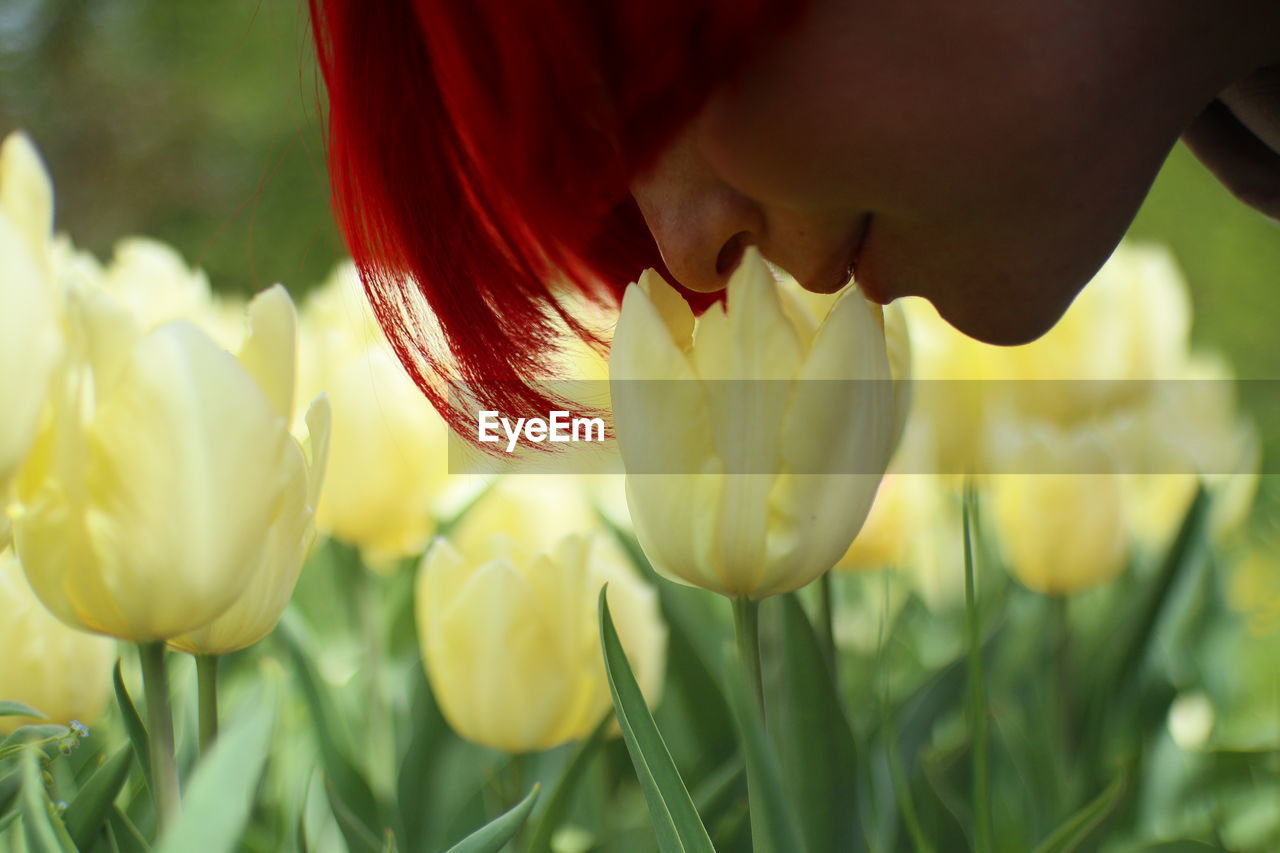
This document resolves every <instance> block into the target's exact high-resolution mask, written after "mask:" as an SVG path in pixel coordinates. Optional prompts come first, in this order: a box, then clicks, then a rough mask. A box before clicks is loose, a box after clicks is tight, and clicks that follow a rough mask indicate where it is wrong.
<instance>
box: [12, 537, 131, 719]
mask: <svg viewBox="0 0 1280 853" xmlns="http://www.w3.org/2000/svg"><path fill="white" fill-rule="evenodd" d="M0 613H3V614H4V618H3V619H0V648H3V649H4V650H5V652H4V654H3V655H0V699H8V700H16V701H18V702H22V703H25V704H27V705H30V706H31V707H32V708H35V709H36V710H37V711H40V712H41V713H43V714H44V715H45V716H46V717H47V718H48V719H47V720H45V721H41V720H38V719H30V718H27V717H0V734H8V733H9V732H11V731H13V730H14V729H15V728H17V727H18V726H22V725H26V724H28V723H34V722H51V723H62V724H64V725H65V724H66V723H69V722H71V721H72V720H79V721H80V722H82V723H91V722H93V720H94V719H95V718H96V717H97V716H98V714H99V712H101V710H102V706H103V703H104V702H105V701H106V698H107V693H108V692H109V691H110V689H111V666H112V663H113V662H114V661H115V643H114V642H112V641H111V640H109V639H107V638H106V637H95V636H94V635H93V634H86V633H85V632H84V631H77V630H76V629H74V628H68V627H67V626H66V625H63V624H62V623H61V622H59V621H58V620H57V619H55V618H53V616H51V615H50V614H49V611H48V610H45V608H44V606H43V605H41V604H40V602H39V601H38V600H37V599H36V597H35V595H34V594H33V593H32V592H31V587H30V586H29V585H28V584H27V579H26V578H25V577H23V576H22V567H21V566H20V565H19V564H18V559H17V557H15V556H14V555H13V552H11V551H5V552H0Z"/></svg>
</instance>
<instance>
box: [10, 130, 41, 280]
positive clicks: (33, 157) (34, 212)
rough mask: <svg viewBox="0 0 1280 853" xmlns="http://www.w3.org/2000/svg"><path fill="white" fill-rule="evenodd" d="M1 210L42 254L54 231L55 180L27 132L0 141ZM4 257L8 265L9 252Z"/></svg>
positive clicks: (35, 250) (13, 134)
mask: <svg viewBox="0 0 1280 853" xmlns="http://www.w3.org/2000/svg"><path fill="white" fill-rule="evenodd" d="M0 210H3V212H4V213H5V214H6V215H8V217H9V219H10V221H11V222H13V223H14V224H15V225H16V226H17V227H18V229H19V231H20V232H21V233H22V237H23V240H25V241H26V243H27V247H28V248H29V249H30V250H31V251H32V252H34V253H40V252H41V251H42V248H43V247H44V246H45V244H46V243H48V242H49V236H50V234H52V233H53V182H52V181H50V179H49V173H48V172H47V171H45V167H44V162H43V161H42V160H41V159H40V153H39V152H38V151H37V150H36V147H35V145H34V144H32V142H31V139H30V137H28V136H27V135H26V134H25V133H21V132H15V133H11V134H9V135H8V136H6V137H5V139H4V142H3V143H2V144H0ZM0 257H3V258H5V259H6V262H5V263H6V267H7V266H8V258H9V255H8V254H3V255H0ZM7 272H8V269H6V273H7Z"/></svg>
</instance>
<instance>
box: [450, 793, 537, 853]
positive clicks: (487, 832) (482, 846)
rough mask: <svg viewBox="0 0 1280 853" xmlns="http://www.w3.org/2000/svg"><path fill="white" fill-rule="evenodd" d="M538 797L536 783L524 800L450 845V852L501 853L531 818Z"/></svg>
mask: <svg viewBox="0 0 1280 853" xmlns="http://www.w3.org/2000/svg"><path fill="white" fill-rule="evenodd" d="M537 799H538V786H537V785H534V786H533V789H532V790H530V791H529V793H528V794H526V795H525V798H524V799H523V800H521V801H520V802H518V803H516V805H515V806H513V807H512V808H511V809H510V810H508V811H505V812H503V813H502V814H500V815H498V816H497V817H496V818H494V819H493V820H491V821H490V822H489V823H486V824H485V825H484V826H482V827H480V828H479V829H477V830H476V831H475V832H473V833H471V834H470V835H468V836H467V837H466V838H464V839H462V840H461V841H459V842H458V843H457V844H455V845H453V846H452V847H450V848H449V851H448V853H499V851H500V850H502V848H503V847H505V846H506V845H507V843H508V842H510V841H511V839H513V838H515V837H516V833H517V832H519V831H520V827H522V826H524V822H525V821H526V820H528V819H529V812H531V811H533V804H534V802H536V801H537Z"/></svg>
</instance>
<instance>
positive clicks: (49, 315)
mask: <svg viewBox="0 0 1280 853" xmlns="http://www.w3.org/2000/svg"><path fill="white" fill-rule="evenodd" d="M52 223H53V198H52V189H51V188H50V185H49V178H48V176H47V175H46V174H45V172H44V167H43V166H42V165H41V163H40V158H39V155H38V154H36V152H35V149H34V148H33V147H32V145H31V143H30V141H28V139H27V138H26V137H25V136H23V135H21V134H13V135H11V136H9V137H8V138H7V139H5V141H4V143H3V145H0V259H3V260H2V266H3V269H0V412H3V415H0V546H2V545H3V544H4V542H5V540H6V538H7V535H6V531H7V528H8V519H7V517H6V516H5V512H4V510H5V508H6V505H7V503H8V500H7V496H8V493H9V488H10V485H11V483H12V479H13V477H14V475H15V473H16V471H17V469H18V466H19V465H20V464H21V463H22V460H23V459H24V458H25V457H26V455H27V452H28V451H29V450H30V448H31V445H32V443H33V442H34V441H35V437H36V431H37V428H38V426H39V421H40V416H41V412H42V411H43V408H44V404H45V400H46V398H47V396H48V391H49V383H50V381H51V379H52V376H53V371H54V369H55V368H56V366H57V363H58V360H59V358H60V357H61V353H62V347H63V335H62V329H61V323H60V318H59V316H58V305H57V297H56V293H55V289H54V284H53V280H52V272H51V269H50V265H49V258H48V253H49V242H50V230H51V228H52Z"/></svg>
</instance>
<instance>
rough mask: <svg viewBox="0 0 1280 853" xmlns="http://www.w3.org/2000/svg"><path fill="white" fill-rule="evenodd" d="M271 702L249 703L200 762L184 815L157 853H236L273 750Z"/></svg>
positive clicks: (163, 840) (188, 788)
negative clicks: (193, 852) (269, 754)
mask: <svg viewBox="0 0 1280 853" xmlns="http://www.w3.org/2000/svg"><path fill="white" fill-rule="evenodd" d="M275 714H276V711H275V701H274V698H268V699H265V700H262V701H250V702H248V703H247V704H246V711H245V713H244V714H242V715H241V717H240V718H239V719H238V720H236V722H235V724H234V725H233V726H231V727H230V728H228V729H227V730H225V731H223V732H222V733H221V734H220V735H219V736H218V740H217V741H216V742H215V743H214V746H213V749H212V750H210V751H209V753H208V754H207V755H206V756H205V757H204V758H203V759H202V760H201V761H200V764H199V765H198V766H197V767H196V772H195V775H194V776H193V777H192V779H191V783H190V784H189V785H188V786H187V791H186V795H185V802H184V804H183V809H182V814H181V815H180V816H179V817H178V820H177V822H175V823H174V824H173V826H172V827H170V829H169V831H168V832H166V833H165V835H164V837H163V838H162V839H161V841H160V847H159V850H160V853H187V851H190V850H199V851H201V853H229V852H230V851H232V850H235V849H237V847H238V845H239V841H240V835H241V833H242V832H243V831H244V826H245V823H246V822H247V821H248V819H249V810H250V808H251V807H252V805H253V800H254V793H255V791H256V790H257V787H258V780H259V778H261V776H262V768H263V765H264V764H265V763H266V760H267V754H268V752H269V751H270V746H271V732H272V729H273V727H274V724H275Z"/></svg>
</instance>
